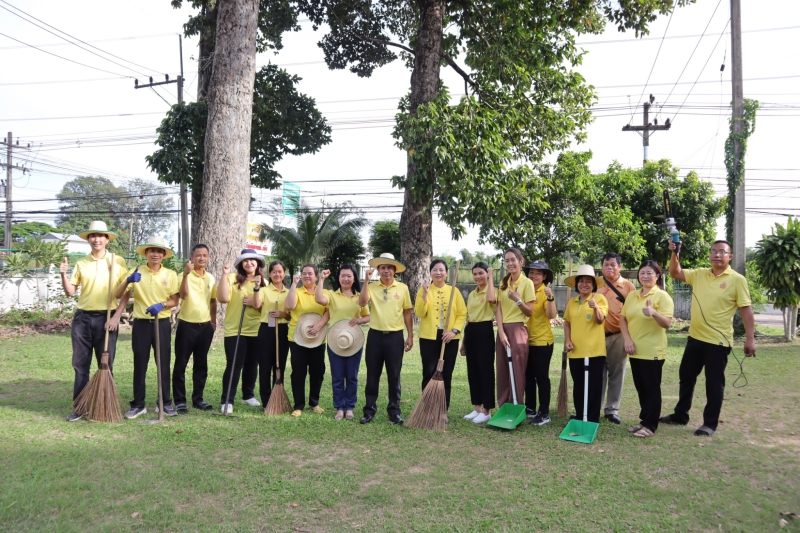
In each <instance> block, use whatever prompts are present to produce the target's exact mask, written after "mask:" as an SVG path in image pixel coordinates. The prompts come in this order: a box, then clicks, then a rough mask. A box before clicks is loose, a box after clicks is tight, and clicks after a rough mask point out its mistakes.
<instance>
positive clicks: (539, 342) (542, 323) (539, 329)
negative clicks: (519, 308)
mask: <svg viewBox="0 0 800 533" xmlns="http://www.w3.org/2000/svg"><path fill="white" fill-rule="evenodd" d="M534 287H535V285H534ZM535 290H536V298H535V299H534V300H533V312H532V313H531V316H530V318H529V319H528V346H547V345H548V344H553V342H554V339H553V330H552V329H551V328H550V319H549V318H547V304H548V303H549V302H548V301H547V295H546V294H545V293H544V283H542V284H541V285H539V288H538V289H535ZM553 298H555V295H553Z"/></svg>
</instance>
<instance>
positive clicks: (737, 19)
mask: <svg viewBox="0 0 800 533" xmlns="http://www.w3.org/2000/svg"><path fill="white" fill-rule="evenodd" d="M731 63H733V72H732V75H731V84H732V94H733V113H732V115H731V121H732V125H733V134H734V136H739V135H741V134H742V132H743V131H744V89H743V87H742V8H741V5H740V3H739V0H731ZM741 165H742V143H741V141H739V140H738V139H737V138H736V137H734V141H733V168H734V169H735V170H739V169H741V174H742V182H741V183H740V184H739V188H738V189H736V194H735V196H734V204H733V243H731V244H732V245H733V269H734V270H735V271H736V272H738V273H739V274H741V275H743V276H744V273H745V257H746V253H745V252H746V249H745V232H744V229H745V225H744V207H745V201H744V192H745V188H744V169H742V168H741Z"/></svg>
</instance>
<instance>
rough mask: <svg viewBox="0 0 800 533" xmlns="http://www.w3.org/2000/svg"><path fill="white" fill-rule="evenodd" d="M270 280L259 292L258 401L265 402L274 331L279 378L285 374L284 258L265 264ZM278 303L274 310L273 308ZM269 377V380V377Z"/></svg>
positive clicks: (269, 384)
mask: <svg viewBox="0 0 800 533" xmlns="http://www.w3.org/2000/svg"><path fill="white" fill-rule="evenodd" d="M267 273H268V275H269V283H267V286H266V287H264V290H263V291H261V293H260V295H261V325H260V326H259V328H258V344H259V347H258V353H259V359H258V365H259V367H260V369H259V380H258V382H259V388H260V389H261V403H262V404H263V405H267V402H269V397H270V396H271V395H272V387H274V386H275V380H276V379H277V373H276V372H275V357H276V355H275V332H276V331H277V332H278V349H279V350H280V358H279V361H280V368H281V380H283V378H284V376H285V375H286V359H287V358H288V357H289V338H288V335H289V313H287V312H286V306H285V305H284V302H285V301H286V296H287V295H288V294H289V289H288V288H286V286H285V285H284V284H283V280H284V279H285V278H286V266H285V265H284V264H283V261H280V260H277V261H273V262H271V263H270V264H269V266H268V267H267ZM276 304H277V309H276V308H275V307H276ZM270 376H272V379H271V380H270Z"/></svg>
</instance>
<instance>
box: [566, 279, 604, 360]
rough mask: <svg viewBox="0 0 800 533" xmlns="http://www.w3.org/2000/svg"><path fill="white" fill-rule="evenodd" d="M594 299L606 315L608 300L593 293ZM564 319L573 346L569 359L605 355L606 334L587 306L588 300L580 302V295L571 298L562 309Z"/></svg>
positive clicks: (592, 311)
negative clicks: (564, 308)
mask: <svg viewBox="0 0 800 533" xmlns="http://www.w3.org/2000/svg"><path fill="white" fill-rule="evenodd" d="M594 301H595V302H597V306H598V307H599V308H600V310H601V311H602V312H603V314H604V315H608V300H606V298H605V296H603V295H602V294H597V293H595V295H594ZM564 320H566V321H567V322H569V327H570V338H571V340H572V345H573V346H574V347H575V348H574V349H573V350H572V351H571V352H567V353H568V354H569V358H570V359H583V358H584V357H601V356H605V355H606V334H605V329H604V328H603V324H598V323H597V321H596V320H595V319H594V310H593V309H592V308H591V307H589V303H588V300H587V301H585V302H583V303H581V302H580V296H576V297H575V298H571V299H570V301H569V303H568V304H567V308H566V310H564Z"/></svg>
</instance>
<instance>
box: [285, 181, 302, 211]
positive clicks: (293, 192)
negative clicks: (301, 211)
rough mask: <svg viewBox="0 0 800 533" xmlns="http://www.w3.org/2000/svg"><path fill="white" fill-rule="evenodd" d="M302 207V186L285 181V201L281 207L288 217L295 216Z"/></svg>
mask: <svg viewBox="0 0 800 533" xmlns="http://www.w3.org/2000/svg"><path fill="white" fill-rule="evenodd" d="M299 207H300V186H299V185H297V184H295V183H289V182H288V181H284V182H283V201H282V202H281V209H282V210H283V214H284V215H285V216H287V217H292V218H294V217H295V216H296V214H297V209H298V208H299Z"/></svg>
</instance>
